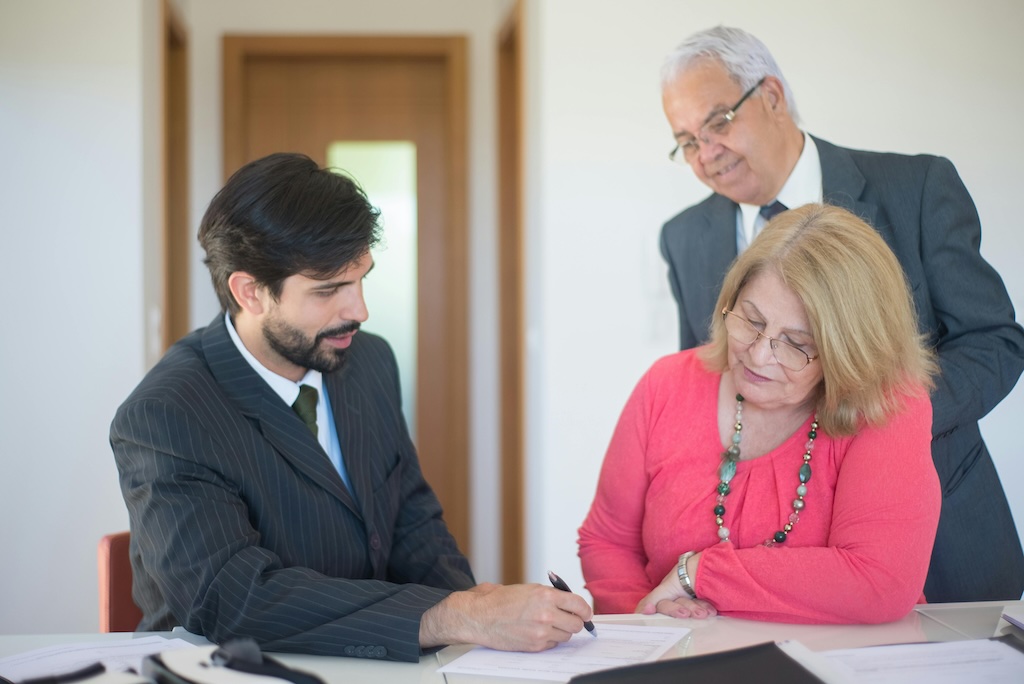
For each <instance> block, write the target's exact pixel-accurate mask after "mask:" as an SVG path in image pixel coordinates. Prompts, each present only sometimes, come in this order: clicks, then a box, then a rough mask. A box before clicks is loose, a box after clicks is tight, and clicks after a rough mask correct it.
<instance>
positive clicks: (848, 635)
mask: <svg viewBox="0 0 1024 684" xmlns="http://www.w3.org/2000/svg"><path fill="white" fill-rule="evenodd" d="M1004 606H1012V607H1015V608H1017V609H1020V608H1022V607H1024V602H1022V601H992V602H981V603H950V604H931V605H922V606H918V607H917V608H916V609H915V610H914V611H913V612H911V613H910V614H909V615H907V616H906V617H904V618H903V619H902V620H898V621H896V622H890V623H886V624H883V625H790V624H780V623H771V622H754V621H750V620H738V619H734V618H728V617H714V618H710V619H707V620H674V619H672V618H666V617H664V616H654V617H644V616H638V615H614V616H613V615H599V616H597V617H596V618H595V620H594V622H595V623H596V624H597V625H598V631H599V632H600V625H601V624H602V623H614V624H649V625H654V624H661V625H664V624H672V625H677V626H680V627H689V628H690V629H691V632H690V633H689V634H688V635H687V636H686V637H684V638H683V639H682V640H681V641H680V642H679V643H678V644H677V645H676V646H675V647H674V648H673V649H672V650H670V651H669V652H668V653H667V654H666V655H665V656H664V657H665V658H673V657H686V656H692V655H700V654H704V653H712V652H715V651H723V650H728V649H732V648H740V647H742V646H749V645H752V644H757V643H763V642H765V641H783V640H787V639H791V640H796V641H800V642H801V643H803V644H804V645H805V646H807V647H808V648H810V649H811V650H812V651H827V650H831V649H837V648H854V647H860V646H877V645H881V644H896V643H916V642H921V641H960V640H964V639H983V638H988V637H992V636H1002V635H1004V634H1015V635H1017V636H1019V637H1020V638H1022V639H1024V630H1020V629H1018V628H1017V627H1014V626H1013V625H1011V624H1009V623H1008V622H1006V621H1005V620H1003V619H1002V618H1001V615H1002V612H1003V608H1004ZM149 634H150V633H146V634H142V633H139V634H138V635H133V634H131V633H116V634H46V635H0V658H3V657H7V656H11V655H15V654H18V653H22V652H25V651H30V650H32V649H36V648H40V647H43V646H51V645H56V644H63V643H73V642H88V641H103V640H107V639H110V640H116V639H131V638H133V637H134V636H148V635H149ZM160 634H161V635H162V636H181V635H180V634H178V633H174V634H171V633H167V632H163V633H160ZM468 648H470V647H468V646H452V647H448V648H446V649H444V650H442V651H440V652H438V653H437V654H432V655H428V656H424V657H422V658H420V661H419V662H418V663H394V662H384V661H376V660H364V659H361V658H330V657H324V656H303V655H294V654H277V653H274V654H272V655H273V656H274V657H275V658H277V659H278V660H280V661H282V662H285V663H287V664H288V665H290V666H292V667H296V668H299V669H303V670H307V671H310V672H314V673H316V674H318V675H319V676H320V677H321V678H322V679H323V680H324V681H325V682H327V684H342V683H343V682H344V683H346V684H348V683H351V682H372V684H413V683H416V684H472V683H475V682H487V683H490V684H523V683H524V682H527V681H530V680H519V679H510V678H505V677H500V678H499V677H476V676H467V675H448V676H447V679H446V678H445V676H444V675H442V674H440V673H438V672H437V669H438V667H440V666H441V665H443V664H446V663H448V662H450V661H451V660H452V659H454V658H455V657H457V656H458V655H461V654H462V653H464V652H465V651H466V650H468Z"/></svg>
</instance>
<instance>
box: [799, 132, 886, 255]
mask: <svg viewBox="0 0 1024 684" xmlns="http://www.w3.org/2000/svg"><path fill="white" fill-rule="evenodd" d="M811 138H812V139H813V140H814V144H815V145H816V146H817V147H818V158H819V159H820V160H821V185H822V195H823V198H824V201H825V203H826V204H832V205H835V206H837V207H842V208H844V209H847V210H849V211H851V212H853V213H854V214H856V215H857V216H859V217H861V218H862V219H864V221H866V222H867V223H868V225H870V226H873V227H874V228H875V230H877V231H878V232H879V233H881V234H882V236H883V237H884V238H885V239H886V242H888V243H889V244H890V245H891V244H893V242H892V240H891V239H890V238H891V231H890V230H889V227H888V226H880V225H879V221H878V205H877V204H874V203H872V202H865V201H863V200H862V195H863V194H864V188H865V187H866V185H867V180H866V179H865V178H864V174H862V173H861V172H860V169H858V168H857V165H856V164H855V163H854V161H853V158H852V157H850V154H849V152H847V151H846V150H844V149H843V148H841V147H836V146H835V145H833V144H832V143H828V142H825V141H824V140H821V139H819V138H815V137H814V136H811Z"/></svg>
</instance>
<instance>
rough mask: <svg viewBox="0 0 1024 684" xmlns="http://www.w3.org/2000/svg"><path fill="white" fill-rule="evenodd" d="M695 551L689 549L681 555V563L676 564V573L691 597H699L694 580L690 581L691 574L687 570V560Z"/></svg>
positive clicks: (684, 589)
mask: <svg viewBox="0 0 1024 684" xmlns="http://www.w3.org/2000/svg"><path fill="white" fill-rule="evenodd" d="M694 553H696V552H695V551H687V552H686V553H684V554H683V555H681V556H679V565H677V566H676V574H677V575H679V583H680V584H681V585H683V591H685V592H686V593H687V594H688V595H689V596H690V598H692V599H695V598H697V592H696V591H694V590H693V582H691V581H690V575H689V573H687V572H686V561H688V560H689V559H690V556H692V555H694Z"/></svg>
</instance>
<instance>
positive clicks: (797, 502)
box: [793, 499, 804, 511]
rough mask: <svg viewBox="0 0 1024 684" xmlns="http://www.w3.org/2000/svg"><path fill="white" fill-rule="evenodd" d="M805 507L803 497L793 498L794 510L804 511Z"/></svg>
mask: <svg viewBox="0 0 1024 684" xmlns="http://www.w3.org/2000/svg"><path fill="white" fill-rule="evenodd" d="M803 509H804V500H803V499H793V510H794V511H802V510H803Z"/></svg>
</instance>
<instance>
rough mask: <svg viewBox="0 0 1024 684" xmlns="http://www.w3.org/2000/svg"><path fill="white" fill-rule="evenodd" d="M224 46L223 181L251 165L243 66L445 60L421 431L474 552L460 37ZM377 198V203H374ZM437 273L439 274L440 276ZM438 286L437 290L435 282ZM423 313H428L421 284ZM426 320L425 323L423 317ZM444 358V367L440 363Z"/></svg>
mask: <svg viewBox="0 0 1024 684" xmlns="http://www.w3.org/2000/svg"><path fill="white" fill-rule="evenodd" d="M222 44H223V77H224V82H223V94H224V101H223V106H224V111H223V116H224V119H223V126H224V165H223V172H224V178H225V180H226V179H227V178H228V176H230V175H231V173H233V172H234V171H235V170H237V169H238V168H239V167H240V166H242V164H244V163H245V162H246V161H248V160H246V159H245V140H246V136H247V131H246V129H245V120H244V112H245V107H244V102H245V64H246V61H247V60H250V59H258V58H261V57H294V58H311V57H355V58H358V57H385V58H386V57H398V58H417V57H418V58H424V59H431V60H440V61H441V62H442V63H443V65H444V73H445V83H446V92H445V124H444V125H445V135H446V137H447V140H446V142H447V146H446V158H445V162H444V163H445V170H446V173H447V177H448V180H447V184H446V193H447V195H446V197H445V198H444V199H445V205H444V206H445V217H446V220H445V225H444V228H443V239H444V245H443V250H441V251H442V253H443V259H444V267H443V268H442V269H438V268H437V267H436V266H433V265H431V266H428V267H426V268H425V267H424V266H423V263H422V258H423V257H422V255H423V250H422V249H421V250H419V251H420V255H421V256H420V259H421V267H420V269H419V273H420V275H419V280H420V282H421V283H423V282H424V278H425V277H427V278H429V282H431V283H441V289H442V290H443V292H442V295H441V297H442V299H441V302H442V306H443V307H444V314H443V315H442V316H441V319H442V320H437V319H436V318H433V319H432V320H430V321H429V323H430V325H422V324H421V325H420V326H419V331H418V339H417V358H418V361H417V369H418V370H417V376H418V377H417V400H416V405H417V407H420V408H418V410H417V413H418V416H417V418H418V419H417V425H416V428H417V430H416V434H417V436H418V440H417V441H419V442H420V448H421V451H423V450H424V449H425V447H424V444H425V443H430V444H433V445H434V447H433V448H434V449H435V450H436V451H438V452H439V453H443V454H444V458H445V462H446V463H447V464H449V466H450V467H449V472H448V473H447V475H448V477H449V478H450V481H451V483H452V488H453V489H454V490H455V491H458V492H463V493H464V501H465V507H464V508H465V510H461V511H458V510H454V511H453V510H446V511H445V520H446V522H447V524H448V527H449V529H450V530H451V531H452V534H453V535H454V536H455V538H456V539H457V540H458V541H459V543H460V547H461V549H462V551H463V552H464V553H467V554H468V553H469V543H470V533H471V530H470V512H471V509H472V497H471V492H470V491H469V390H468V388H469V381H468V366H469V344H468V341H469V333H468V330H469V323H468V312H469V307H468V301H469V295H468V282H469V279H468V258H469V256H468V244H467V243H468V239H467V237H468V230H467V218H466V207H467V204H468V202H467V196H466V187H467V186H466V184H467V162H466V159H467V124H466V116H467V114H466V113H467V92H466V90H467V85H466V84H467V60H466V38H465V37H463V36H437V37H434V36H431V37H425V36H365V35H360V36H346V35H303V36H295V35H280V36H278V35H266V34H263V35H226V36H224V39H223V41H222ZM371 199H372V198H371ZM438 271H440V272H438ZM431 287H434V285H431ZM419 289H420V295H419V296H420V301H419V304H418V308H419V309H420V311H423V309H424V303H423V296H424V295H423V290H424V288H423V287H420V288H419ZM420 320H421V321H424V320H426V319H424V318H423V317H422V316H421V317H420ZM438 359H442V360H443V363H440V364H439V363H438ZM431 406H433V407H435V409H436V410H437V411H440V412H441V414H442V419H441V420H440V424H435V423H437V421H434V420H432V419H427V420H422V419H420V418H421V417H422V416H423V415H424V410H425V409H424V408H423V407H427V408H429V407H431Z"/></svg>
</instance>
